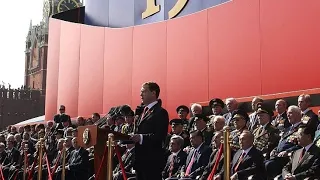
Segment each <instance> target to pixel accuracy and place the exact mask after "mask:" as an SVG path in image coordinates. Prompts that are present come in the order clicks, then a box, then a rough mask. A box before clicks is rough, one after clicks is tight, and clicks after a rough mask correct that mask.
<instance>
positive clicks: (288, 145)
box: [265, 106, 301, 179]
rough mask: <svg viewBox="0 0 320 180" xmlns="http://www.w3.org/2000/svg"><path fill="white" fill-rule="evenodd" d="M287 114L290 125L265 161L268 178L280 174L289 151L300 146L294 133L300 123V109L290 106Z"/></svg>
mask: <svg viewBox="0 0 320 180" xmlns="http://www.w3.org/2000/svg"><path fill="white" fill-rule="evenodd" d="M287 115H288V119H289V122H290V124H291V126H290V127H289V128H287V129H286V130H285V131H284V133H283V135H282V136H281V139H280V141H279V144H278V146H277V147H276V148H274V150H272V151H271V153H270V159H269V160H267V161H266V162H265V168H266V171H267V176H268V178H270V179H273V178H274V177H276V176H277V175H279V174H281V170H282V168H283V167H284V166H285V165H286V164H287V163H288V162H289V156H288V155H289V153H291V152H293V151H295V150H297V149H299V148H300V146H299V145H298V142H297V136H296V134H297V132H298V128H299V125H300V124H301V110H300V109H299V107H297V106H290V107H289V108H288V111H287Z"/></svg>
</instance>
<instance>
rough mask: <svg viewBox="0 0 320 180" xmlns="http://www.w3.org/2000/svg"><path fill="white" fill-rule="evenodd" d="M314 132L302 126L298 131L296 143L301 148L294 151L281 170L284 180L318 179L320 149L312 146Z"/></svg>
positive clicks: (319, 174)
mask: <svg viewBox="0 0 320 180" xmlns="http://www.w3.org/2000/svg"><path fill="white" fill-rule="evenodd" d="M313 138H314V131H313V129H312V128H310V127H307V126H306V125H302V126H300V127H299V130H298V143H299V145H300V146H302V147H303V148H301V149H298V150H297V151H295V152H294V153H293V154H292V156H291V160H290V161H289V163H288V164H287V165H286V166H285V167H284V168H283V170H282V178H283V179H285V180H300V179H301V180H302V179H306V178H309V179H315V178H317V177H318V178H319V177H320V171H319V169H320V149H319V148H318V147H317V146H315V145H314V144H313Z"/></svg>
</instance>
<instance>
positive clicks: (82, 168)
mask: <svg viewBox="0 0 320 180" xmlns="http://www.w3.org/2000/svg"><path fill="white" fill-rule="evenodd" d="M68 165H69V168H70V172H71V173H72V174H73V177H75V179H79V180H87V179H88V170H89V152H88V151H87V150H85V149H84V148H82V147H80V149H79V151H76V150H74V151H72V152H71V155H70V159H69V161H68Z"/></svg>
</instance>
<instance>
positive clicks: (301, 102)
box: [0, 94, 320, 180]
mask: <svg viewBox="0 0 320 180" xmlns="http://www.w3.org/2000/svg"><path fill="white" fill-rule="evenodd" d="M157 102H158V104H160V106H161V100H160V99H159V100H158V101H157ZM209 105H210V107H211V108H212V115H210V116H205V115H203V109H202V107H201V105H199V104H193V105H192V106H191V107H187V106H185V105H181V106H179V107H177V109H176V112H177V116H176V117H177V118H175V119H172V120H170V123H169V124H170V126H171V128H170V130H169V131H168V134H167V136H166V138H165V139H162V142H163V143H162V148H163V150H164V151H163V152H164V153H165V158H164V159H163V163H162V164H160V165H154V166H157V167H158V166H161V168H162V179H172V180H174V179H200V180H207V179H210V178H212V179H215V180H220V179H223V178H224V171H225V170H224V168H223V163H224V158H223V155H222V156H221V158H220V160H219V161H217V158H218V154H219V149H220V145H221V139H222V137H223V128H224V126H229V127H230V129H231V133H230V141H231V145H230V146H231V162H230V163H231V164H230V166H231V169H230V172H231V178H230V179H231V180H235V179H239V180H247V179H253V180H254V179H256V180H260V179H261V180H266V179H285V180H295V179H296V180H303V179H310V180H311V179H320V130H318V129H319V128H317V127H318V126H319V127H320V125H319V119H318V116H317V115H316V114H315V113H314V112H313V111H312V110H311V109H310V106H311V98H310V96H309V95H307V94H302V95H300V96H299V97H298V102H297V106H295V105H292V106H289V107H287V103H286V101H284V100H282V99H279V100H277V101H276V103H275V110H276V114H274V112H273V111H272V110H271V109H270V108H268V107H267V106H266V105H265V103H264V100H263V99H261V98H259V97H255V98H254V99H253V100H252V110H253V113H251V114H250V115H248V113H247V112H245V111H244V110H241V109H239V108H238V107H239V103H238V102H237V100H236V99H234V98H227V99H226V100H225V102H224V101H222V100H221V99H219V98H215V99H212V100H211V101H210V103H209ZM225 107H226V109H227V113H223V109H224V108H225ZM59 111H60V113H59V114H57V115H55V116H54V121H49V122H47V124H37V125H25V126H20V127H16V126H9V127H8V128H7V130H6V131H3V132H2V133H1V134H0V163H1V173H2V176H3V177H4V179H6V180H7V179H15V180H18V179H23V178H22V177H23V170H24V160H25V158H24V157H25V154H26V155H27V160H28V162H27V172H28V173H27V174H26V175H27V177H28V178H27V179H29V177H31V178H33V179H37V174H38V170H39V167H38V164H37V162H38V161H37V159H38V155H39V153H38V151H39V139H40V138H44V139H45V143H44V144H45V148H44V149H45V151H44V156H43V163H42V166H43V167H42V179H48V178H49V177H48V176H49V172H50V173H51V174H52V177H53V179H61V172H62V171H61V170H62V165H63V164H62V155H61V152H62V149H63V147H65V148H66V164H65V169H66V179H71V180H73V179H75V180H87V179H94V178H95V174H94V172H95V171H94V163H93V160H94V158H93V155H94V149H93V148H88V149H84V148H83V147H80V146H79V145H78V139H77V133H78V132H77V127H78V126H85V125H92V124H97V125H99V126H100V127H101V128H104V127H108V128H110V129H111V130H113V131H117V132H121V133H124V134H129V135H130V134H133V133H135V132H136V128H137V124H136V121H137V119H139V118H141V115H143V113H144V112H143V106H138V107H137V108H135V109H134V110H132V109H131V108H130V107H129V106H127V105H123V106H119V107H114V108H111V110H110V112H109V113H108V114H107V115H106V116H104V117H102V118H100V115H99V114H98V113H93V114H92V117H90V118H88V119H85V118H84V117H78V118H77V119H76V121H75V122H71V118H70V116H68V115H67V113H66V107H65V106H63V105H61V106H60V109H59ZM190 111H191V112H190ZM189 116H190V118H189V119H188V118H187V117H189ZM155 128H157V127H155ZM136 146H137V144H135V143H126V144H125V147H126V148H125V149H123V151H122V152H121V153H122V162H123V164H124V170H125V172H126V176H127V177H129V179H130V178H131V179H134V177H135V173H136V169H135V164H136V163H137V162H136V158H135V157H136V156H135V152H136V151H135V147H136ZM150 153H152V152H150ZM154 158H156V157H154ZM46 162H47V163H46ZM216 163H218V164H217V165H216V166H217V168H216V171H215V172H214V174H212V173H213V172H212V169H213V167H214V166H215V164H216ZM150 168H151V167H150ZM209 176H210V178H209ZM113 178H114V180H123V176H122V171H121V168H120V165H119V162H118V161H117V159H116V158H115V161H114V166H113ZM0 179H1V178H0ZM150 180H153V179H150Z"/></svg>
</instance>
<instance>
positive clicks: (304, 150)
mask: <svg viewBox="0 0 320 180" xmlns="http://www.w3.org/2000/svg"><path fill="white" fill-rule="evenodd" d="M305 153H306V149H305V148H303V150H302V152H301V154H300V158H299V162H300V161H301V159H302V158H303V156H304V154H305Z"/></svg>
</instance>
